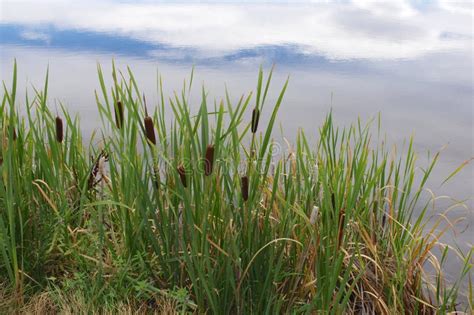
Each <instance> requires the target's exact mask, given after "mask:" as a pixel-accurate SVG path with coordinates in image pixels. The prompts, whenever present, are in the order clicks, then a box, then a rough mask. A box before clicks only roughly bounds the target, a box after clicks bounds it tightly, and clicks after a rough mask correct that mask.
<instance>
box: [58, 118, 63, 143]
mask: <svg viewBox="0 0 474 315" xmlns="http://www.w3.org/2000/svg"><path fill="white" fill-rule="evenodd" d="M56 141H58V142H59V143H62V142H63V120H62V119H61V118H60V117H59V116H56Z"/></svg>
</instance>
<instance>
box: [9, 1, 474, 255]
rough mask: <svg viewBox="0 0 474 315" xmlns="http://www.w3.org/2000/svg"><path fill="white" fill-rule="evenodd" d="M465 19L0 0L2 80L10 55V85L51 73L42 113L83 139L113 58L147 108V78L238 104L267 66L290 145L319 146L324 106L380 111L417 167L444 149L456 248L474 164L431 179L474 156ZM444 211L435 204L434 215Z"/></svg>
mask: <svg viewBox="0 0 474 315" xmlns="http://www.w3.org/2000/svg"><path fill="white" fill-rule="evenodd" d="M277 2H278V1H277ZM472 12H473V8H472V2H471V1H469V0H467V1H457V2H453V1H446V0H438V1H429V0H426V1H424V0H413V1H401V0H393V1H390V2H385V1H353V2H351V1H337V2H336V1H334V2H331V1H324V2H321V3H318V2H316V3H304V2H303V3H298V4H291V5H290V4H286V3H255V2H253V3H252V4H246V5H242V4H240V5H238V4H233V3H220V4H218V3H197V2H193V1H187V2H184V3H180V4H168V3H163V2H159V3H156V2H155V3H153V2H150V1H137V2H132V1H130V2H129V1H64V0H45V1H33V0H27V1H9V0H1V1H0V79H1V80H4V81H6V82H10V81H11V73H12V68H13V67H12V65H13V60H14V58H16V59H17V61H18V65H19V84H20V91H24V89H25V88H26V87H31V86H32V85H36V86H38V87H41V86H42V84H43V81H44V76H45V72H46V68H47V66H48V65H49V70H50V101H51V104H52V106H54V104H55V103H56V104H58V105H59V104H60V103H63V104H65V105H66V106H67V107H68V108H69V109H70V110H71V111H74V112H76V113H79V114H80V115H81V118H82V126H83V128H84V130H85V133H88V132H89V133H90V131H91V130H93V129H94V128H96V127H97V126H98V125H99V119H98V115H97V110H96V107H95V98H94V90H95V89H98V88H99V84H98V79H97V75H96V67H97V63H98V62H99V63H101V64H102V66H103V67H104V68H105V72H106V73H110V69H111V60H112V58H115V60H116V63H117V64H118V65H119V66H120V67H122V69H125V66H126V65H129V66H130V67H131V68H132V70H133V71H134V74H135V76H136V78H137V81H138V83H139V86H140V87H141V88H142V89H143V91H144V92H145V93H146V95H147V99H148V100H149V102H154V103H156V102H157V101H158V97H157V93H156V75H157V71H158V70H159V73H160V74H161V75H162V76H163V78H164V83H165V86H164V87H165V92H166V93H171V92H172V91H174V90H179V89H180V88H181V86H182V82H183V79H184V78H186V77H189V74H190V70H191V67H192V66H193V65H194V66H195V73H196V75H195V82H196V84H195V89H194V97H195V98H194V99H195V100H197V99H198V98H199V96H200V85H201V84H205V86H206V87H207V89H208V91H209V93H210V97H211V98H212V99H214V98H215V99H216V100H219V99H220V98H221V97H222V96H223V92H224V88H225V86H227V87H228V89H229V91H230V92H231V96H232V98H233V99H234V100H237V99H238V98H239V97H240V95H241V94H242V93H246V92H248V91H250V90H252V89H253V88H254V87H255V85H256V74H257V70H258V66H259V65H260V64H263V65H264V66H265V67H269V66H271V64H273V63H275V64H276V73H275V77H274V81H273V89H272V91H271V92H273V94H272V95H273V97H276V96H277V92H278V89H279V88H280V87H281V86H282V84H283V82H284V80H285V79H286V76H287V75H290V85H289V88H288V90H287V94H286V96H285V101H284V104H283V106H282V109H281V112H280V116H279V119H280V122H281V123H282V126H284V134H285V136H287V137H288V138H289V139H292V138H294V136H295V134H296V131H297V128H299V127H302V128H304V129H305V131H306V133H307V134H308V136H309V138H311V139H313V140H314V139H316V138H317V128H318V126H319V125H320V123H321V122H322V120H323V118H324V116H325V115H326V113H328V111H329V110H330V109H331V108H332V110H333V112H334V116H335V118H336V121H337V122H338V123H339V124H341V125H347V124H349V123H351V122H354V121H356V119H357V117H360V118H361V119H362V120H368V119H370V118H373V117H376V116H377V114H378V113H381V115H382V125H383V129H384V131H385V132H386V133H387V139H388V141H389V143H391V144H397V145H398V147H399V148H401V147H402V144H403V140H404V139H407V138H408V137H410V136H411V135H414V136H415V147H416V150H417V151H418V152H419V154H420V158H419V162H420V166H424V165H426V157H427V156H428V153H429V152H431V154H433V153H436V152H437V151H439V150H440V149H441V148H443V147H444V146H446V145H447V147H446V148H445V149H444V150H443V152H442V155H441V160H440V162H439V164H438V167H437V168H436V169H435V172H434V176H433V177H432V179H431V181H430V183H429V185H428V187H430V188H431V189H432V190H433V191H434V192H435V193H436V194H437V195H447V196H450V197H453V198H456V199H458V200H466V204H467V206H468V207H467V208H468V209H463V208H462V207H457V208H455V209H453V211H452V216H453V217H458V216H465V217H466V220H465V222H464V224H463V225H462V227H460V228H459V230H463V229H464V232H463V233H460V234H458V236H457V241H458V243H460V245H461V247H463V248H466V249H467V248H470V247H471V246H472V240H473V239H474V234H473V229H472V227H471V226H472V224H473V223H474V216H473V214H472V210H471V209H472V207H473V201H472V199H473V196H474V187H473V186H474V182H473V178H474V167H473V165H472V164H470V165H468V166H467V167H466V168H465V169H464V170H463V171H462V172H461V173H460V174H459V175H458V176H457V177H456V179H455V180H453V181H451V182H450V183H448V184H445V185H442V186H441V185H440V184H441V183H442V181H443V179H444V178H446V176H447V175H448V174H449V173H450V172H452V171H453V170H454V169H456V167H458V166H459V165H460V164H461V163H462V162H463V161H465V160H468V159H469V158H471V157H472V156H474V153H473V146H474V144H473V137H474V136H473V134H474V129H473V120H474V116H473V94H474V88H473V45H474V41H473V26H472V25H473V24H472V23H473V13H472ZM269 101H271V100H269ZM420 173H421V170H420ZM449 204H450V202H449V201H447V200H443V199H441V200H440V201H439V202H438V203H437V204H436V207H435V208H436V211H442V210H443V209H445V208H446V207H447V206H448V205H449ZM436 211H434V212H433V213H436ZM450 237H452V236H450ZM446 241H447V242H452V239H451V238H448V239H446Z"/></svg>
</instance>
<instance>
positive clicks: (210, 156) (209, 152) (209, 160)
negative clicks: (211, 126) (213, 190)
mask: <svg viewBox="0 0 474 315" xmlns="http://www.w3.org/2000/svg"><path fill="white" fill-rule="evenodd" d="M213 165H214V145H212V144H210V145H208V146H207V149H206V156H205V158H204V175H206V176H209V175H211V174H212V167H213Z"/></svg>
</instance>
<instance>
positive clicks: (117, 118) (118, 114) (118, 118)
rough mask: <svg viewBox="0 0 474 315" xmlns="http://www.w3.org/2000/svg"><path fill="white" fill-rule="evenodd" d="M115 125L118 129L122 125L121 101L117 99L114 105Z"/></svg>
mask: <svg viewBox="0 0 474 315" xmlns="http://www.w3.org/2000/svg"><path fill="white" fill-rule="evenodd" d="M115 125H116V126H117V128H118V129H120V128H122V126H123V104H122V102H121V101H117V104H116V105H115Z"/></svg>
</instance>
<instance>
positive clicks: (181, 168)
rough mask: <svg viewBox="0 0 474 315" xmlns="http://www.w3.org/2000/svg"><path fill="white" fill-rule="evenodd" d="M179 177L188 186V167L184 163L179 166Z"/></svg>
mask: <svg viewBox="0 0 474 315" xmlns="http://www.w3.org/2000/svg"><path fill="white" fill-rule="evenodd" d="M177 170H178V174H179V178H180V179H181V183H182V184H183V186H184V187H188V184H187V182H186V169H185V168H184V165H183V164H180V165H179V166H178V168H177Z"/></svg>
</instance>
